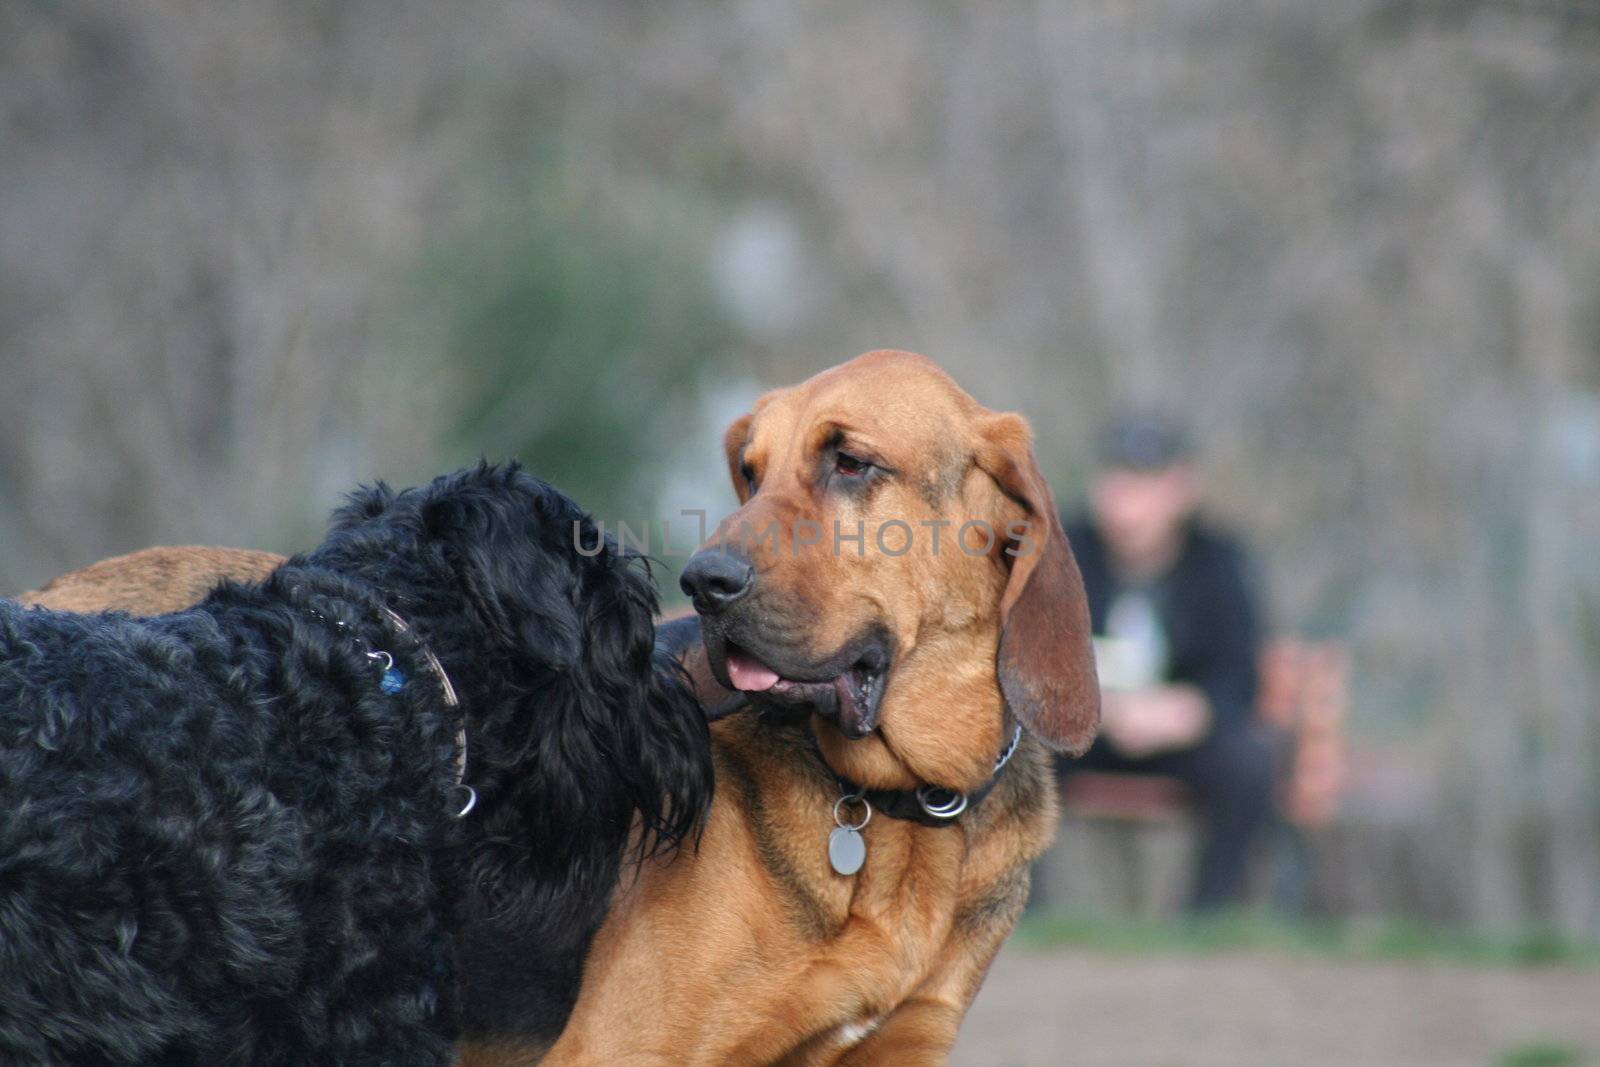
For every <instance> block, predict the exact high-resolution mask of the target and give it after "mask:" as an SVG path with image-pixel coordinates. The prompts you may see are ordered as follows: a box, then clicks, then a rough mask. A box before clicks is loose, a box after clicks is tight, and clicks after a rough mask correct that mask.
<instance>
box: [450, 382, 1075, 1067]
mask: <svg viewBox="0 0 1600 1067" xmlns="http://www.w3.org/2000/svg"><path fill="white" fill-rule="evenodd" d="M838 432H843V434H844V436H845V440H846V441H847V442H849V446H850V450H851V451H852V452H854V453H856V454H858V455H860V454H865V455H867V456H870V457H871V458H872V459H873V460H874V462H877V463H880V464H881V465H882V466H884V467H886V468H888V469H890V470H891V471H892V472H893V474H892V475H891V476H889V477H888V478H887V479H886V480H885V481H884V482H883V484H882V485H881V487H880V488H879V489H878V490H876V491H874V492H873V493H872V494H871V495H870V496H867V497H863V498H862V499H860V500H855V501H849V500H846V501H841V500H840V499H839V498H838V497H837V495H834V496H830V495H829V494H826V493H823V492H821V491H820V490H819V487H818V485H817V470H818V464H817V457H818V455H819V449H821V448H822V447H823V445H824V444H825V442H826V441H827V439H828V438H829V437H830V435H833V434H835V433H838ZM726 443H727V451H728V462H729V468H730V471H731V472H732V474H733V477H734V481H735V485H736V487H737V488H738V490H739V494H740V499H741V501H742V503H743V506H742V507H741V508H740V510H739V511H737V512H735V513H734V514H733V515H731V516H729V517H728V519H726V520H725V521H724V522H723V523H722V525H721V527H720V529H719V531H718V536H719V537H721V538H723V539H725V540H727V541H731V542H735V543H738V544H739V545H740V547H741V548H742V549H743V550H745V551H746V553H747V554H748V555H749V556H750V558H751V559H752V562H753V563H754V564H755V566H756V570H757V573H758V574H759V575H760V581H761V582H762V583H764V592H763V596H764V597H766V596H768V595H769V594H771V597H772V604H773V610H774V611H779V612H782V613H784V614H785V615H786V616H787V617H788V618H789V619H790V620H792V621H794V622H795V624H796V627H795V628H796V630H798V631H800V632H803V634H804V637H803V638H802V639H803V640H805V641H807V642H809V645H810V649H809V651H811V652H813V653H814V654H816V655H817V656H818V657H825V656H826V655H827V654H828V653H829V652H830V651H831V650H833V649H835V648H837V647H839V645H840V644H841V642H843V641H845V640H847V639H848V638H849V636H850V635H851V634H853V633H856V632H858V631H859V630H860V628H861V627H863V626H866V625H871V624H881V625H884V626H887V627H888V628H889V629H890V630H891V632H892V633H893V635H894V639H895V648H896V651H895V659H894V662H893V666H892V670H891V673H890V676H889V683H888V689H887V690H886V691H885V694H884V698H883V703H882V707H881V710H880V719H879V722H880V729H879V730H878V732H877V733H875V734H873V735H871V736H869V737H867V738H864V739H862V740H858V741H850V740H847V739H846V738H845V736H844V735H843V734H842V733H840V732H839V731H838V730H837V728H835V727H834V725H833V724H832V723H831V722H829V721H826V720H823V719H821V718H817V717H813V719H812V720H811V721H810V723H809V724H806V725H784V726H780V725H775V724H773V723H771V722H767V721H763V720H759V719H757V718H756V717H755V716H753V715H749V714H744V713H741V714H737V715H734V716H731V717H728V718H724V719H721V720H720V721H718V722H716V723H715V724H714V725H713V727H712V740H713V747H714V751H715V756H716V761H717V796H716V800H715V802H714V804H713V806H712V810H711V815H710V819H709V823H708V825H707V827H706V831H705V835H704V838H703V840H702V842H701V844H700V847H699V849H698V851H685V852H682V853H680V854H679V855H678V856H677V857H676V858H674V859H672V860H670V861H663V862H657V863H653V864H651V865H649V866H647V867H646V869H645V870H644V871H643V873H642V874H641V876H640V877H639V878H638V879H637V880H635V881H632V882H627V883H625V884H624V885H623V887H622V888H621V889H620V890H619V893H618V896H617V899H616V902H615V906H614V908H613V910H612V912H611V915H610V916H609V918H608V919H607V921H606V923H605V925H604V926H603V928H602V929H601V931H600V934H599V936H598V937H597V939H596V941H595V943H594V946H593V949H592V950H591V953H590V958H589V961H588V965H587V968H586V970H585V973H584V983H583V988H582V990H581V992H580V994H579V999H578V1004H577V1007H576V1010H575V1011H574V1013H573V1016H572V1019H571V1021H570V1022H569V1024H568V1026H567V1029H566V1031H565V1032H564V1033H563V1034H562V1036H561V1038H560V1039H559V1040H558V1041H557V1043H556V1045H555V1046H554V1047H553V1048H552V1049H551V1050H550V1051H549V1053H548V1055H547V1056H546V1057H545V1058H544V1059H543V1060H542V1062H543V1063H545V1064H547V1065H571V1064H585V1065H606V1067H611V1065H625V1064H675V1065H676V1064H690V1065H692V1064H706V1065H712V1064H715V1065H723V1064H735V1065H737V1064H769V1063H786V1064H842V1063H852V1064H854V1063H860V1064H892V1065H906V1064H941V1063H944V1062H945V1061H946V1058H947V1056H948V1053H949V1049H950V1047H951V1045H952V1043H953V1042H954V1040H955V1034H956V1029H957V1027H958V1026H959V1024H960V1021H961V1018H962V1016H963V1014H964V1013H965V1012H966V1009H967V1007H968V1005H969V1004H970V1003H971V1001H972V998H973V996H974V995H975V994H976V992H977V989H978V986H979V984H980V983H981V982H982V980H983V976H984V973H985V972H986V971H987V969H988V966H989V963H990V961H991V960H992V959H993V957H994V954H995V953H996V952H997V951H998V950H999V947H1000V944H1001V942H1002V941H1003V940H1004V939H1005V936H1006V935H1007V934H1008V933H1009V932H1010V930H1011V928H1012V926H1013V925H1014V924H1015V922H1016V919H1017V916H1018V915H1019V913H1020V912H1021V909H1022V906H1023V903H1024V901H1025V899H1026V895H1027V883H1028V876H1027V864H1028V862H1029V861H1030V860H1031V859H1033V858H1034V857H1035V856H1037V855H1038V854H1039V852H1040V851H1042V850H1043V849H1044V847H1045V846H1046V844H1047V843H1048V841H1049V839H1050V836H1051V834H1052V832H1053V827H1054V824H1055V808H1054V799H1053V790H1052V788H1051V781H1052V777H1051V771H1050V765H1049V758H1050V757H1049V754H1048V752H1047V750H1046V747H1045V745H1044V744H1042V743H1041V741H1040V739H1042V740H1044V741H1046V742H1048V743H1049V745H1050V746H1051V747H1056V748H1061V749H1069V750H1074V751H1076V750H1080V749H1081V748H1082V747H1083V746H1084V745H1086V744H1087V743H1088V740H1089V738H1090V736H1092V734H1093V730H1094V724H1095V722H1096V721H1097V718H1098V697H1097V689H1096V688H1095V685H1094V677H1093V664H1092V659H1091V658H1090V653H1089V648H1088V640H1087V636H1088V631H1087V615H1086V608H1085V605H1084V604H1083V602H1082V601H1083V597H1082V588H1081V584H1080V583H1079V581H1078V577H1077V571H1076V567H1075V565H1073V563H1072V560H1071V554H1070V551H1069V550H1067V548H1066V543H1065V540H1064V539H1060V529H1059V524H1058V523H1057V521H1056V519H1055V517H1054V504H1053V503H1052V502H1051V501H1050V498H1049V490H1048V488H1047V487H1045V486H1044V483H1043V479H1041V478H1039V477H1038V475H1037V466H1036V465H1035V464H1034V463H1033V459H1032V456H1031V452H1030V451H1029V444H1028V438H1027V428H1026V424H1025V423H1024V422H1023V421H1022V420H1021V419H1020V418H1018V417H1016V416H1011V415H997V414H995V413H993V412H989V411H987V410H985V409H984V408H982V407H981V406H980V405H978V404H977V403H976V402H975V401H974V400H972V398H971V397H969V396H967V394H965V393H964V392H962V391H961V390H960V389H959V388H958V387H957V386H956V385H955V383H954V382H952V381H951V380H950V379H949V378H948V377H947V376H946V375H945V374H944V373H943V372H942V371H940V370H939V369H938V368H937V367H935V366H934V365H933V364H931V363H930V362H928V361H927V360H925V359H923V358H922V357H920V356H914V355H910V354H907V353H893V352H879V353H869V354H868V355H866V356H863V357H860V358H858V359H856V360H853V361H851V362H849V363H846V364H844V365H842V366H840V367H836V368H834V369H832V370H830V371H827V372H824V373H823V374H820V375H818V376H817V377H815V378H813V379H811V380H810V381H807V382H805V383H802V384H801V385H799V386H796V387H794V388H791V389H784V390H779V391H777V392H773V393H769V394H767V395H766V396H764V397H762V398H761V399H760V400H759V401H758V402H757V403H756V405H755V408H754V410H753V412H752V413H751V415H749V416H745V417H743V418H741V419H740V420H738V421H737V422H735V423H734V425H733V426H732V427H731V428H730V429H729V431H728V435H727V442H726ZM746 467H749V468H751V469H752V472H753V473H754V474H755V476H756V482H755V484H756V486H757V487H758V491H756V492H754V493H752V491H751V486H750V485H748V484H746V483H745V480H744V478H743V476H742V475H741V470H742V469H744V468H746ZM836 518H837V519H839V520H841V522H842V523H843V524H844V527H845V529H846V530H847V531H848V530H851V529H853V527H854V524H855V522H856V521H858V520H860V521H862V522H864V523H865V524H866V527H867V529H868V531H869V532H868V537H869V542H868V547H867V551H866V552H865V553H864V554H862V555H860V556H858V555H856V554H855V552H854V551H853V549H851V548H849V547H847V548H846V550H845V551H844V552H842V553H838V554H836V553H834V552H833V551H832V544H831V534H832V522H833V520H834V519H836ZM891 518H894V519H900V520H902V521H906V522H908V523H910V524H911V526H912V528H913V530H914V532H915V535H916V536H915V538H914V540H913V547H912V550H911V551H909V552H907V553H905V554H904V555H901V556H890V555H888V554H886V553H883V552H879V551H877V550H876V546H875V545H874V544H873V543H872V533H871V531H872V530H874V529H875V527H876V524H877V523H878V522H881V521H884V520H887V519H891ZM940 518H943V519H948V520H950V521H951V523H952V524H951V526H950V527H949V528H948V529H947V530H946V531H945V537H946V538H947V540H946V541H945V543H944V547H943V551H941V553H939V554H938V555H935V554H933V553H932V552H931V551H930V550H929V549H930V545H929V544H928V541H927V535H928V532H929V531H928V530H927V529H925V528H922V527H919V526H918V525H917V524H918V522H919V521H921V520H925V519H926V520H933V519H940ZM969 518H980V519H983V520H985V521H987V522H990V523H992V524H993V525H995V526H996V527H998V528H1001V529H1003V528H1004V527H1005V526H1006V525H1007V524H1008V523H1011V522H1014V521H1027V522H1029V523H1030V525H1031V530H1030V534H1031V535H1033V536H1036V537H1037V539H1038V544H1037V545H1036V546H1035V549H1036V553H1035V554H1033V555H1030V557H1029V562H1028V563H1027V565H1026V569H1024V567H1023V557H1021V556H1017V557H1011V556H1009V555H1007V554H1006V553H1005V552H1004V548H1003V547H1002V546H996V547H995V549H994V551H993V552H991V553H989V554H986V555H984V554H980V555H968V554H966V553H963V552H960V551H958V550H954V551H953V550H952V547H953V538H954V535H955V532H956V529H957V528H958V527H959V525H960V524H961V523H962V522H964V521H966V520H967V519H969ZM772 519H777V520H779V522H780V525H781V526H782V527H784V528H785V529H786V530H790V529H792V528H793V527H792V524H793V523H794V522H795V521H796V520H798V519H811V520H814V521H817V522H820V523H822V525H823V526H824V528H825V530H826V534H825V536H824V543H823V544H822V545H820V546H810V547H799V548H797V547H796V546H795V545H794V544H792V543H791V539H790V538H788V536H787V533H786V534H785V536H784V538H783V539H781V543H779V544H777V545H762V544H759V543H757V541H756V540H755V539H753V538H752V537H750V536H744V535H742V534H741V533H740V523H741V522H743V523H746V524H747V525H748V526H749V527H750V528H751V530H752V531H754V532H756V533H759V531H760V530H761V529H762V528H763V527H764V526H765V524H766V523H767V522H768V521H770V520H772ZM891 536H892V534H891ZM1057 539H1059V542H1058V540H1057ZM889 547H890V548H897V547H898V541H896V540H891V541H890V542H889ZM1021 616H1026V617H1027V618H1028V620H1029V622H1028V626H1027V630H1028V631H1029V632H1027V633H1026V634H1024V633H1022V632H1021V630H1019V629H1017V628H1015V627H1012V628H1010V629H1008V626H1007V622H1008V620H1011V619H1014V618H1017V617H1021ZM702 658H703V657H702ZM690 659H691V661H693V660H694V659H695V657H694V656H693V654H691V656H690ZM691 667H692V668H693V672H694V673H695V675H696V683H697V685H698V686H702V687H703V686H704V684H705V682H706V674H705V671H704V668H703V664H698V663H695V662H691ZM1002 690H1004V694H1003V692H1002ZM1013 693H1015V694H1017V699H1018V700H1021V701H1023V702H1027V703H1029V706H1028V707H1027V708H1026V709H1018V708H1012V709H1011V713H1013V714H1016V715H1017V716H1018V717H1020V718H1022V719H1023V720H1024V721H1025V722H1028V724H1029V726H1030V729H1031V730H1032V731H1033V732H1034V734H1035V735H1036V736H1030V737H1028V738H1027V739H1025V740H1024V742H1023V744H1022V746H1021V748H1020V749H1019V751H1018V753H1017V755H1016V756H1015V758H1014V759H1013V761H1012V763H1011V764H1010V765H1009V766H1008V767H1007V769H1006V771H1005V773H1004V774H1003V775H1002V776H1001V778H1000V782H999V785H998V786H997V788H996V789H995V790H994V791H993V792H992V793H991V794H990V795H989V796H988V797H987V798H985V800H984V801H983V803H982V804H981V805H979V806H978V807H977V808H976V809H974V810H972V811H971V812H969V813H968V814H966V815H964V816H963V817H962V818H961V819H960V820H959V821H958V822H957V823H956V824H955V825H953V826H942V827H927V826H923V825H920V824H917V823H913V822H908V821H900V820H895V819H890V818H888V817H886V816H883V815H881V814H880V815H876V816H874V817H873V819H872V820H871V822H870V824H869V825H868V826H867V827H866V829H865V831H864V836H865V837H866V840H867V845H868V851H867V862H866V865H865V867H864V868H863V869H862V870H861V871H860V872H859V873H858V874H856V875H854V876H852V877H842V876H840V875H838V874H836V873H834V871H833V870H832V868H831V867H830V866H829V864H828V861H827V854H826V851H827V840H828V834H829V832H830V831H831V830H832V828H833V825H834V823H833V819H832V815H831V810H832V808H833V805H834V802H835V801H836V800H837V799H838V797H839V787H838V784H837V778H836V775H839V774H843V775H846V776H848V777H850V778H852V779H853V780H855V781H857V782H860V783H862V784H864V785H867V786H870V787H874V788H905V787H908V786H912V785H915V784H917V783H918V782H933V783H937V784H941V785H947V786H951V787H955V788H961V789H971V788H975V787H976V786H978V785H979V784H981V783H982V782H983V781H985V780H986V779H987V778H988V777H989V771H990V768H991V766H992V764H993V762H994V759H995V756H996V754H997V752H998V750H999V748H1000V746H1001V744H1002V739H1003V737H1004V736H1005V735H1006V734H1007V733H1008V732H1009V726H1008V724H1009V722H1010V721H1011V719H1010V718H1009V716H1008V708H1007V705H1006V700H1005V699H1004V697H1006V696H1011V695H1012V694H1013ZM702 695H703V696H704V689H703V688H702ZM1064 701H1065V702H1068V703H1070V704H1071V706H1058V705H1059V704H1061V703H1062V702H1064ZM1074 702H1075V703H1074ZM808 733H809V734H811V735H812V736H814V737H815V739H816V741H817V743H818V745H819V746H820V751H821V759H819V758H818V756H817V755H816V754H815V753H814V751H813V750H812V748H811V743H810V740H809V739H808V737H807V736H806V735H807V734H808ZM824 761H825V763H824ZM540 1051H541V1050H535V1049H528V1048H518V1047H515V1046H511V1045H504V1044H502V1045H478V1046H468V1047H466V1048H464V1049H463V1058H462V1062H463V1065H464V1067H488V1065H507V1064H527V1063H534V1062H541V1060H540V1058H539V1052H540Z"/></svg>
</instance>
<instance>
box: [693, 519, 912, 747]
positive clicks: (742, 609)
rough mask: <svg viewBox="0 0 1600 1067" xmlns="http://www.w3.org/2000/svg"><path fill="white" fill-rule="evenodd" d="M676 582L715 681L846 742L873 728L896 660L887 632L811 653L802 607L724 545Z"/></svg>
mask: <svg viewBox="0 0 1600 1067" xmlns="http://www.w3.org/2000/svg"><path fill="white" fill-rule="evenodd" d="M679 584H680V585H681V586H682V588H683V591H684V592H685V593H686V594H688V595H689V597H690V598H691V599H692V600H693V601H694V605H695V610H696V611H697V612H698V613H699V615H700V621H701V633H702V637H703V639H704V641H705V648H706V657H707V662H708V663H709V665H710V667H711V673H712V675H713V676H714V677H715V678H716V679H717V681H718V682H720V683H722V684H723V685H725V686H727V687H728V688H730V689H734V690H738V691H740V692H743V693H747V694H748V695H749V697H750V699H751V700H752V701H753V702H754V703H756V704H757V705H758V706H759V707H760V708H762V709H763V710H765V711H767V712H769V713H776V714H779V715H782V716H786V717H787V716H791V715H792V716H794V717H803V716H805V715H809V714H816V715H820V716H822V717H823V718H825V719H828V720H829V721H831V722H833V723H834V724H835V725H836V726H837V727H838V728H839V732H840V733H842V734H844V736H845V737H847V738H850V739H851V740H860V739H861V738H863V737H866V736H868V735H869V734H871V733H872V732H873V731H874V730H876V729H877V728H878V709H879V707H880V705H881V704H882V701H883V693H884V690H885V689H886V688H887V686H888V675H889V667H890V664H891V663H892V662H893V658H894V657H893V651H894V649H893V640H892V638H891V637H890V635H889V633H888V631H887V630H886V629H885V628H883V627H881V626H869V627H867V628H866V629H865V630H863V631H862V632H861V633H859V634H857V635H856V636H854V637H852V638H851V639H849V640H847V641H846V642H845V643H844V644H843V645H841V646H840V647H839V648H837V649H835V650H833V651H831V652H829V653H828V654H826V655H823V656H816V655H814V654H811V653H809V652H808V651H806V650H807V649H809V648H810V647H811V645H810V642H809V641H808V640H807V637H808V634H807V632H806V626H805V622H804V615H805V613H804V611H803V609H802V608H800V607H799V606H798V605H793V606H791V605H784V604H781V603H779V602H778V601H777V598H776V597H774V596H773V595H771V594H770V593H767V592H766V591H765V590H763V589H762V587H761V579H760V576H759V575H758V574H757V572H756V570H755V568H754V567H753V566H751V564H750V563H749V561H748V560H746V559H745V557H744V556H743V554H742V553H739V552H737V551H736V550H733V549H730V548H728V547H725V546H717V547H710V548H704V549H701V550H700V551H699V552H696V553H695V554H694V555H693V556H692V557H690V560H689V563H688V566H686V567H685V568H684V572H683V577H682V579H681V580H680V583H679Z"/></svg>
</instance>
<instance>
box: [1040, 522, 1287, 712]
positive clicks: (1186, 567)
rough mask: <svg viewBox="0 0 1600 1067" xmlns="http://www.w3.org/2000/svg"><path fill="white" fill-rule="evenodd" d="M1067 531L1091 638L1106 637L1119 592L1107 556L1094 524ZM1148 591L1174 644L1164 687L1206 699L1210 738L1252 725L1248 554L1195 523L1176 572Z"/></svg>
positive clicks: (1254, 633)
mask: <svg viewBox="0 0 1600 1067" xmlns="http://www.w3.org/2000/svg"><path fill="white" fill-rule="evenodd" d="M1064 525H1065V527H1066V534H1067V540H1068V541H1069V542H1071V544H1072V552H1073V555H1074V556H1076V557H1077V560H1078V568H1079V569H1080V570H1081V571H1082V572H1083V585H1084V591H1085V592H1086V593H1087V594H1088V598H1089V614H1090V617H1091V619H1092V621H1093V624H1094V632H1095V634H1096V635H1100V634H1103V633H1104V628H1105V622H1106V613H1107V612H1108V611H1109V610H1110V608H1111V604H1112V601H1113V600H1114V599H1115V598H1116V595H1117V593H1118V592H1119V589H1120V587H1119V585H1118V583H1117V579H1116V574H1115V571H1114V570H1113V568H1112V565H1111V560H1110V554H1109V551H1108V550H1107V548H1106V546H1105V544H1104V542H1103V541H1102V540H1101V538H1100V535H1099V533H1098V531H1096V530H1095V528H1094V526H1093V524H1092V523H1090V522H1088V521H1077V522H1066V523H1064ZM1150 588H1152V591H1153V592H1154V593H1155V600H1156V603H1157V611H1158V613H1159V614H1160V617H1161V621H1162V624H1163V625H1164V627H1165V629H1166V634H1167V641H1168V645H1169V652H1170V660H1169V663H1170V667H1169V669H1168V672H1167V677H1166V679H1165V680H1166V681H1168V682H1174V683H1181V682H1187V683H1190V684H1193V685H1196V686H1198V687H1199V688H1200V690H1201V691H1202V692H1204V693H1205V695H1206V698H1207V699H1208V700H1209V701H1210V704H1211V715H1212V723H1213V726H1212V731H1213V734H1216V733H1221V732H1224V731H1227V730H1231V729H1240V728H1244V727H1245V726H1247V725H1248V724H1249V723H1250V722H1251V721H1252V720H1253V718H1254V714H1255V700H1256V660H1257V656H1258V654H1259V652H1260V629H1259V627H1260V616H1259V612H1258V610H1257V608H1256V602H1255V598H1254V596H1253V595H1252V591H1251V589H1250V583H1249V582H1248V580H1247V579H1246V566H1245V560H1244V553H1243V552H1242V551H1241V550H1240V548H1239V546H1238V545H1237V544H1236V543H1235V542H1234V541H1233V540H1232V539H1230V538H1229V537H1227V536H1226V535H1224V534H1221V533H1219V532H1217V531H1215V530H1212V529H1209V528H1208V527H1206V526H1205V525H1204V524H1202V523H1199V522H1196V523H1193V524H1191V525H1190V528H1189V532H1188V539H1187V544H1186V545H1185V546H1184V549H1183V551H1182V553H1181V554H1180V555H1179V556H1178V559H1177V561H1176V562H1175V563H1174V564H1173V566H1172V569H1171V570H1170V571H1168V572H1167V574H1166V575H1165V576H1164V577H1162V578H1161V579H1159V580H1158V581H1157V582H1155V583H1154V584H1153V586H1152V587H1150Z"/></svg>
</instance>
